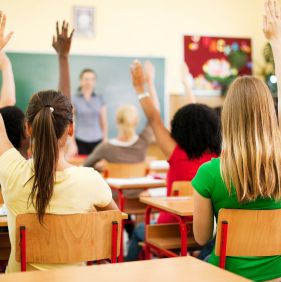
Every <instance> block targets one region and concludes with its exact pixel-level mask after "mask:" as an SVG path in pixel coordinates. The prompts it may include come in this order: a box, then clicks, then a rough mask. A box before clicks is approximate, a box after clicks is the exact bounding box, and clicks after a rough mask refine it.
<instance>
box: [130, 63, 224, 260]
mask: <svg viewBox="0 0 281 282" xmlns="http://www.w3.org/2000/svg"><path fill="white" fill-rule="evenodd" d="M131 72H132V82H133V85H134V87H135V90H136V92H137V94H138V95H139V100H140V103H141V106H142V108H143V110H144V112H145V114H146V117H147V119H148V122H149V124H150V126H151V127H152V129H153V132H154V134H155V136H156V140H157V143H158V145H159V146H160V148H161V150H162V151H163V153H164V154H165V155H166V157H167V159H168V162H169V164H170V169H169V171H168V173H167V196H171V192H172V184H173V182H174V181H181V180H182V181H185V180H186V181H191V179H192V178H193V177H194V175H195V174H196V172H197V169H198V168H199V166H200V165H201V164H203V163H205V162H206V161H209V160H210V159H211V158H213V157H217V156H218V155H219V153H220V121H219V117H218V115H217V114H216V113H215V111H214V110H213V109H211V108H209V107H208V106H206V105H201V104H190V105H187V106H184V107H182V108H181V109H179V110H178V112H177V113H176V114H175V116H174V118H173V120H172V123H171V126H172V130H171V133H170V132H169V131H168V130H167V129H166V128H165V127H164V124H163V122H162V120H161V117H160V114H159V112H158V111H157V110H156V108H155V106H154V104H153V101H152V99H151V98H150V94H149V93H146V92H145V88H144V74H143V70H142V66H141V64H140V63H139V62H138V61H135V62H134V63H133V65H132V69H131ZM186 90H187V89H186ZM188 91H190V90H189V89H188ZM187 95H188V96H189V97H191V94H190V93H187ZM189 100H190V101H191V102H192V101H193V99H192V97H191V98H190V99H189ZM172 221H174V218H173V217H171V216H170V215H169V214H167V213H160V217H159V220H158V222H159V223H169V222H172ZM143 240H144V226H143V225H139V226H137V227H136V230H135V232H134V233H133V236H132V240H131V243H130V246H129V252H128V256H127V260H136V259H137V258H138V252H139V251H140V248H139V247H138V241H143Z"/></svg>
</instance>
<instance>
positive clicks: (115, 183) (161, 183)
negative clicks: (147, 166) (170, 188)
mask: <svg viewBox="0 0 281 282" xmlns="http://www.w3.org/2000/svg"><path fill="white" fill-rule="evenodd" d="M106 181H107V183H108V185H109V186H110V187H112V188H113V187H114V188H115V189H120V190H123V189H151V188H160V187H165V186H166V180H165V179H154V178H152V177H138V178H107V179H106Z"/></svg>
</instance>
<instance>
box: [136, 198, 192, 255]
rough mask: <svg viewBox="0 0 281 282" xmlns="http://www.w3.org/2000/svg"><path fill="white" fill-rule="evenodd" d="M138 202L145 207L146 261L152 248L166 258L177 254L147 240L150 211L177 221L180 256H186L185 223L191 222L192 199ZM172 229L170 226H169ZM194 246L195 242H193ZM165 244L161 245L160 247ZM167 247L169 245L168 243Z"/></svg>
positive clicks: (163, 199)
mask: <svg viewBox="0 0 281 282" xmlns="http://www.w3.org/2000/svg"><path fill="white" fill-rule="evenodd" d="M140 201H141V202H142V203H144V204H146V205H147V208H146V213H145V228H146V239H145V256H146V259H150V249H151V248H153V249H155V250H157V252H159V253H162V254H163V255H165V256H168V257H175V256H177V254H175V253H174V252H172V251H170V250H168V249H167V248H165V247H161V246H160V245H159V244H157V242H156V241H155V240H154V241H153V240H149V238H148V236H147V233H148V228H150V227H149V226H150V216H151V211H152V209H156V210H158V211H163V212H168V213H169V214H171V215H172V216H173V217H174V218H176V219H177V221H178V223H179V230H180V238H181V244H180V246H181V255H182V256H186V255H187V243H188V242H187V241H188V237H187V235H188V232H189V230H188V229H187V222H191V221H192V216H193V209H194V207H193V197H159V198H157V197H142V198H140ZM171 227H172V226H171ZM193 243H194V244H195V241H194V240H193ZM163 245H165V244H162V246H163ZM168 245H171V243H170V242H169V244H168Z"/></svg>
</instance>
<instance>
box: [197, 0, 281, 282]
mask: <svg viewBox="0 0 281 282" xmlns="http://www.w3.org/2000/svg"><path fill="white" fill-rule="evenodd" d="M280 18H281V14H280V7H279V5H277V3H276V1H274V4H273V2H272V1H268V2H267V3H266V17H265V23H264V33H265V36H266V38H267V39H268V40H269V41H270V44H271V47H272V50H273V55H274V61H275V70H276V75H277V78H278V80H277V81H278V86H279V87H278V89H279V90H278V106H279V109H280V103H281V101H280V99H281V92H280V89H281V84H280V81H281V63H280V62H281V25H280ZM278 121H279V126H278ZM280 124H281V112H280V111H279V113H278V120H277V118H276V114H275V109H274V103H273V99H272V95H271V93H270V91H269V89H268V87H267V86H266V85H265V83H264V82H263V81H261V80H260V79H258V78H255V77H251V76H245V77H240V78H238V79H236V80H235V81H234V82H233V83H232V85H231V86H230V88H229V90H228V93H227V95H226V99H225V101H224V105H223V110H222V150H223V153H222V155H221V158H217V159H212V160H211V161H210V162H207V163H205V164H203V165H202V166H201V167H200V168H199V170H198V172H197V174H196V176H195V178H194V179H193V181H192V185H193V187H194V216H193V231H194V236H195V239H196V241H197V242H198V243H199V244H202V245H203V244H205V243H206V242H207V241H209V240H210V239H211V238H212V235H213V226H214V225H213V220H214V215H215V216H216V218H217V217H218V212H219V210H220V209H221V208H228V209H280V208H281V178H280V177H281V153H280V148H281V133H280ZM209 262H210V263H212V264H214V265H218V257H217V256H215V253H214V250H213V252H212V254H211V257H210V259H209ZM226 269H227V270H229V271H232V272H234V273H236V274H239V275H241V276H244V277H246V278H248V279H250V280H254V281H265V280H271V279H274V278H279V280H278V281H280V278H281V256H271V257H228V258H227V263H226ZM274 281H277V280H274Z"/></svg>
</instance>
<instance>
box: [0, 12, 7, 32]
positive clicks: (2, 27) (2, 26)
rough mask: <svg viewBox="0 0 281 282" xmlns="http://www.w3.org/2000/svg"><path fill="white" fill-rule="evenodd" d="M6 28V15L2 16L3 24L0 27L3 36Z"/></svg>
mask: <svg viewBox="0 0 281 282" xmlns="http://www.w3.org/2000/svg"><path fill="white" fill-rule="evenodd" d="M5 26H6V15H4V14H3V15H2V22H1V26H0V32H1V33H2V34H3V33H4V30H5Z"/></svg>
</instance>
